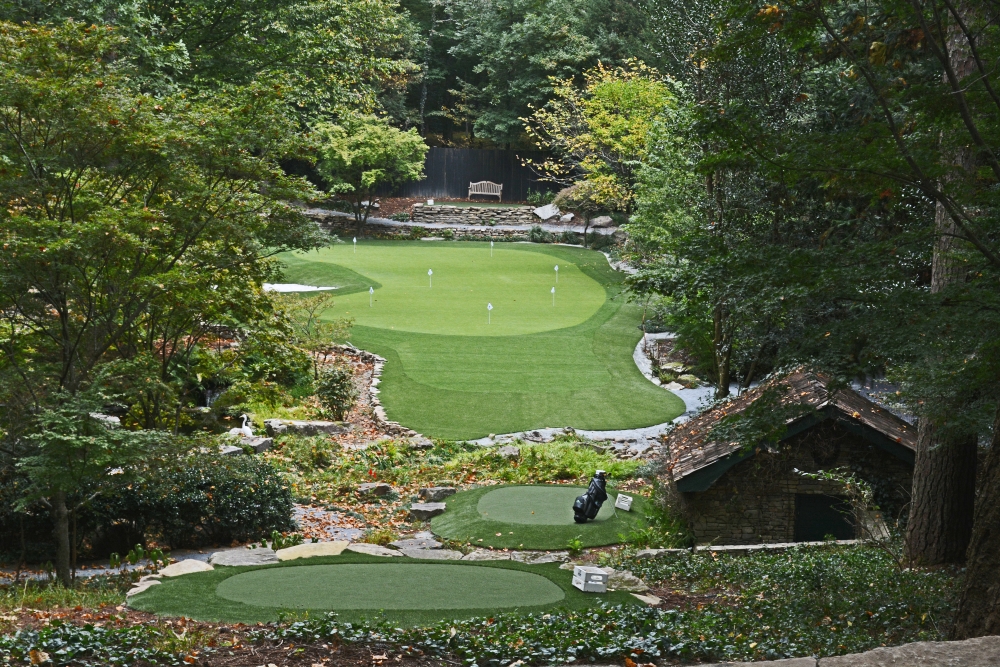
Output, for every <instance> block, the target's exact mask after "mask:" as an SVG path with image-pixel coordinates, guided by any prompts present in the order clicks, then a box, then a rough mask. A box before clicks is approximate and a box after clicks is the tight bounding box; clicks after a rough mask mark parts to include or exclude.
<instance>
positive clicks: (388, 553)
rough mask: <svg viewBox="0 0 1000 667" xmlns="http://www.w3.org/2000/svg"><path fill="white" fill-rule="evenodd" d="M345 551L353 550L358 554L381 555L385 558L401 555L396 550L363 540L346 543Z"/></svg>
mask: <svg viewBox="0 0 1000 667" xmlns="http://www.w3.org/2000/svg"><path fill="white" fill-rule="evenodd" d="M347 551H353V552H355V553H359V554H367V555H369V556H383V557H386V558H389V557H392V556H402V555H403V554H401V553H400V552H398V551H395V550H394V549H387V548H385V547H383V546H381V545H379V544H367V543H365V542H354V543H352V544H348V545H347Z"/></svg>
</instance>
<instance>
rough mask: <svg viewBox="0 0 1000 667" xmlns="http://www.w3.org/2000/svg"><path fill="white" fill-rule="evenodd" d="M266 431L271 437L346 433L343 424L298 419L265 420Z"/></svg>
mask: <svg viewBox="0 0 1000 667" xmlns="http://www.w3.org/2000/svg"><path fill="white" fill-rule="evenodd" d="M264 430H266V431H267V434H268V435H269V436H270V437H272V438H273V437H276V436H279V435H284V434H290V435H321V434H329V435H333V434H336V433H345V432H347V428H346V427H345V426H344V424H343V422H328V421H300V420H297V419H265V420H264Z"/></svg>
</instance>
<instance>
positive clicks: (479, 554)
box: [462, 549, 510, 560]
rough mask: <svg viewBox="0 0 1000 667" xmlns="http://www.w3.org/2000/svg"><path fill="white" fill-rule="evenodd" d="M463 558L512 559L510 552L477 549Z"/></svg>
mask: <svg viewBox="0 0 1000 667" xmlns="http://www.w3.org/2000/svg"><path fill="white" fill-rule="evenodd" d="M462 560H510V552H509V551H493V550H492V549H476V550H475V551H473V552H472V553H468V554H465V555H464V556H462Z"/></svg>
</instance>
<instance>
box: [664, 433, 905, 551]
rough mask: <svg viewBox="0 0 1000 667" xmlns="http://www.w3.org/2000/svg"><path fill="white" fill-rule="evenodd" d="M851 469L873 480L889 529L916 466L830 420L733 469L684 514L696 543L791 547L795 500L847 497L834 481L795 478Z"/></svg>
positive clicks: (688, 497) (688, 502)
mask: <svg viewBox="0 0 1000 667" xmlns="http://www.w3.org/2000/svg"><path fill="white" fill-rule="evenodd" d="M835 468H846V469H848V470H850V471H853V472H854V473H855V474H856V475H858V476H859V477H861V478H862V479H865V480H866V481H868V482H869V483H870V484H871V485H872V486H873V488H874V490H875V492H876V501H877V503H878V505H879V507H880V509H881V511H882V514H883V517H884V520H885V521H886V523H887V524H892V523H893V522H895V521H896V520H897V518H898V517H899V515H900V513H901V512H902V511H903V509H904V507H905V505H906V503H907V502H908V499H909V492H910V485H911V482H912V477H913V466H912V465H911V464H908V463H906V462H905V461H902V460H900V459H899V458H897V457H896V456H893V455H892V454H889V453H888V452H886V451H885V450H883V449H880V448H878V447H877V446H875V445H874V444H872V443H870V442H868V441H867V440H865V439H864V438H863V437H861V436H860V435H855V434H853V433H851V432H850V431H848V430H847V429H846V428H844V427H843V426H841V425H839V424H837V423H835V422H833V421H831V420H827V421H824V422H822V423H820V424H819V425H817V426H815V427H813V428H811V429H809V430H807V431H805V432H803V433H801V434H798V435H796V436H794V437H792V438H790V439H789V440H787V441H785V442H783V443H781V448H780V451H779V452H777V453H766V452H760V453H758V454H757V455H756V456H753V457H751V458H749V459H747V460H746V461H743V462H742V463H739V464H737V465H735V466H733V467H732V468H730V469H729V470H728V471H727V472H726V473H725V474H724V475H723V476H722V477H720V478H719V479H718V480H717V481H716V482H715V484H713V485H712V486H711V487H710V488H709V489H708V490H707V491H701V492H690V493H685V494H683V497H684V504H685V514H686V516H687V520H688V523H689V525H690V527H691V530H692V532H693V533H694V537H695V541H696V542H697V543H698V544H754V543H763V544H769V543H775V542H791V541H793V540H794V537H795V535H794V530H795V494H798V493H803V494H806V493H819V494H826V495H831V496H841V495H844V490H843V488H841V487H840V485H839V484H836V483H832V482H821V481H814V480H811V479H808V478H806V477H803V476H801V475H798V474H796V473H795V469H798V470H803V471H806V472H817V471H819V470H833V469H835Z"/></svg>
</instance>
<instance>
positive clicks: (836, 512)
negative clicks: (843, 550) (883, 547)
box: [794, 493, 854, 542]
mask: <svg viewBox="0 0 1000 667" xmlns="http://www.w3.org/2000/svg"><path fill="white" fill-rule="evenodd" d="M794 535H795V537H794V540H795V541H796V542H819V541H821V540H824V539H826V537H827V535H832V536H833V537H835V538H836V539H838V540H853V539H854V520H853V518H852V514H851V506H850V504H849V503H848V502H847V500H846V499H845V498H843V497H842V496H825V495H822V494H818V493H796V494H795V533H794Z"/></svg>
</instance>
